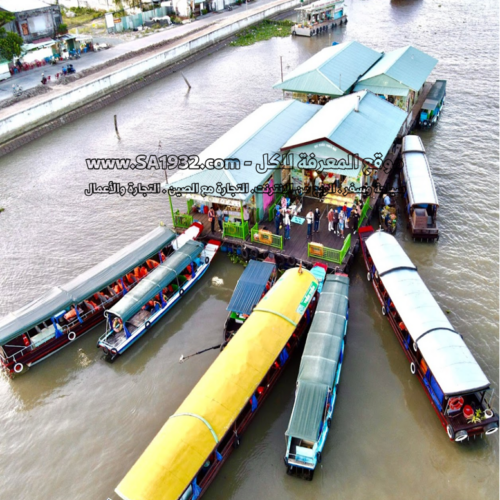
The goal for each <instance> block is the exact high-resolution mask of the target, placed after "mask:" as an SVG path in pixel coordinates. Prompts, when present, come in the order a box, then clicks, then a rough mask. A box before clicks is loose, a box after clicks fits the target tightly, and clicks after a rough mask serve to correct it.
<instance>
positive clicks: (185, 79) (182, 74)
mask: <svg viewBox="0 0 500 500" xmlns="http://www.w3.org/2000/svg"><path fill="white" fill-rule="evenodd" d="M181 76H182V78H184V81H185V82H186V85H187V86H188V88H189V90H191V85H190V84H189V82H188V81H187V78H186V77H185V76H184V73H182V72H181Z"/></svg>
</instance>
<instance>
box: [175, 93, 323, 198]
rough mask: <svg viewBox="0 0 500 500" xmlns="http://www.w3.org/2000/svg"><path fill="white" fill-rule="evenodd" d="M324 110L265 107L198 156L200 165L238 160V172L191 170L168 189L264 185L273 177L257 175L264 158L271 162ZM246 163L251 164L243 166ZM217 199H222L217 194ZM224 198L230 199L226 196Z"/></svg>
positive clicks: (286, 104)
mask: <svg viewBox="0 0 500 500" xmlns="http://www.w3.org/2000/svg"><path fill="white" fill-rule="evenodd" d="M320 109H321V106H318V105H314V104H305V103H303V102H299V101H296V100H287V101H277V102H272V103H268V104H264V105H262V106H260V107H259V108H258V109H256V110H255V111H254V112H253V113H251V114H250V115H248V116H247V117H246V118H245V119H243V120H242V121H241V122H239V123H237V124H236V125H235V126H234V127H233V128H232V129H230V130H229V131H227V132H226V133H225V134H224V135H223V136H221V137H219V139H217V140H216V141H215V142H214V143H213V144H211V145H210V146H208V148H206V149H205V150H203V151H202V152H201V153H200V154H199V165H203V164H205V163H206V160H208V159H217V158H222V159H223V160H225V161H226V162H227V160H229V159H234V158H236V159H238V160H239V161H240V168H239V169H236V170H229V169H224V170H213V169H188V170H183V171H179V172H177V173H175V174H174V175H173V176H172V178H171V180H170V182H169V186H172V187H176V188H180V187H185V186H188V185H191V184H192V183H198V184H199V186H200V187H201V186H216V185H217V183H218V182H221V183H222V185H223V186H226V184H230V185H231V186H234V187H237V185H238V184H242V183H246V182H247V183H248V184H249V189H252V188H254V187H256V186H259V185H261V184H262V183H263V182H264V181H265V180H266V179H267V177H269V175H270V171H266V172H263V173H262V172H258V171H257V169H256V165H257V164H259V165H263V160H264V154H268V155H269V159H271V157H272V156H273V155H274V154H275V153H279V152H280V148H281V146H282V145H283V144H284V143H285V142H286V140H287V139H289V138H290V137H291V136H292V135H293V134H294V133H295V132H297V130H299V128H300V127H302V125H304V123H306V122H307V121H308V120H309V119H310V118H311V117H312V116H313V115H314V114H315V113H317V112H318V111H319V110H320ZM244 162H249V163H247V165H244ZM214 196H220V195H218V194H214ZM250 196H252V193H246V194H242V193H238V194H235V196H234V197H232V198H233V199H235V200H241V201H244V200H245V199H247V198H248V197H250ZM225 197H227V198H229V197H231V195H230V194H227V195H226V196H225Z"/></svg>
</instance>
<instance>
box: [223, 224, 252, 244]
mask: <svg viewBox="0 0 500 500" xmlns="http://www.w3.org/2000/svg"><path fill="white" fill-rule="evenodd" d="M222 236H223V237H226V236H230V237H231V238H239V239H240V240H246V238H247V236H248V222H223V223H222Z"/></svg>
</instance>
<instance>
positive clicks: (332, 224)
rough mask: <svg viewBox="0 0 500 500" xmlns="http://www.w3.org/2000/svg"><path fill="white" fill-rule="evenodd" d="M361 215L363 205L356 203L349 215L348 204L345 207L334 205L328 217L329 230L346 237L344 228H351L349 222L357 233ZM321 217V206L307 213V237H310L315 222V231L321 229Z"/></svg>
mask: <svg viewBox="0 0 500 500" xmlns="http://www.w3.org/2000/svg"><path fill="white" fill-rule="evenodd" d="M360 216H361V205H358V204H356V203H355V204H354V205H353V207H352V209H351V213H350V215H349V216H348V215H347V206H346V205H344V206H343V207H333V208H330V210H329V211H328V215H327V219H328V231H329V232H332V231H333V233H334V234H336V235H337V236H340V237H341V238H344V230H346V229H349V224H350V225H351V227H352V228H353V229H354V233H356V231H357V228H358V222H359V218H360ZM320 219H321V213H320V210H319V208H316V210H315V211H314V212H313V211H312V210H311V211H309V213H308V214H307V215H306V220H307V237H308V238H310V237H311V235H312V231H313V224H314V232H315V233H317V232H318V231H319V222H320Z"/></svg>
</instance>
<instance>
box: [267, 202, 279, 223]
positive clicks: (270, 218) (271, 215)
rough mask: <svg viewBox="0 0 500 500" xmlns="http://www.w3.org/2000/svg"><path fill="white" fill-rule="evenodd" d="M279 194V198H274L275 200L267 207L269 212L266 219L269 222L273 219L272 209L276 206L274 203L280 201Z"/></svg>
mask: <svg viewBox="0 0 500 500" xmlns="http://www.w3.org/2000/svg"><path fill="white" fill-rule="evenodd" d="M281 198H282V197H281V196H280V197H279V198H276V201H275V202H274V203H273V204H272V205H271V206H270V207H269V214H268V219H269V222H271V221H272V220H273V219H274V216H275V213H274V209H275V208H276V205H277V204H278V203H279V202H280V201H281Z"/></svg>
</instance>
